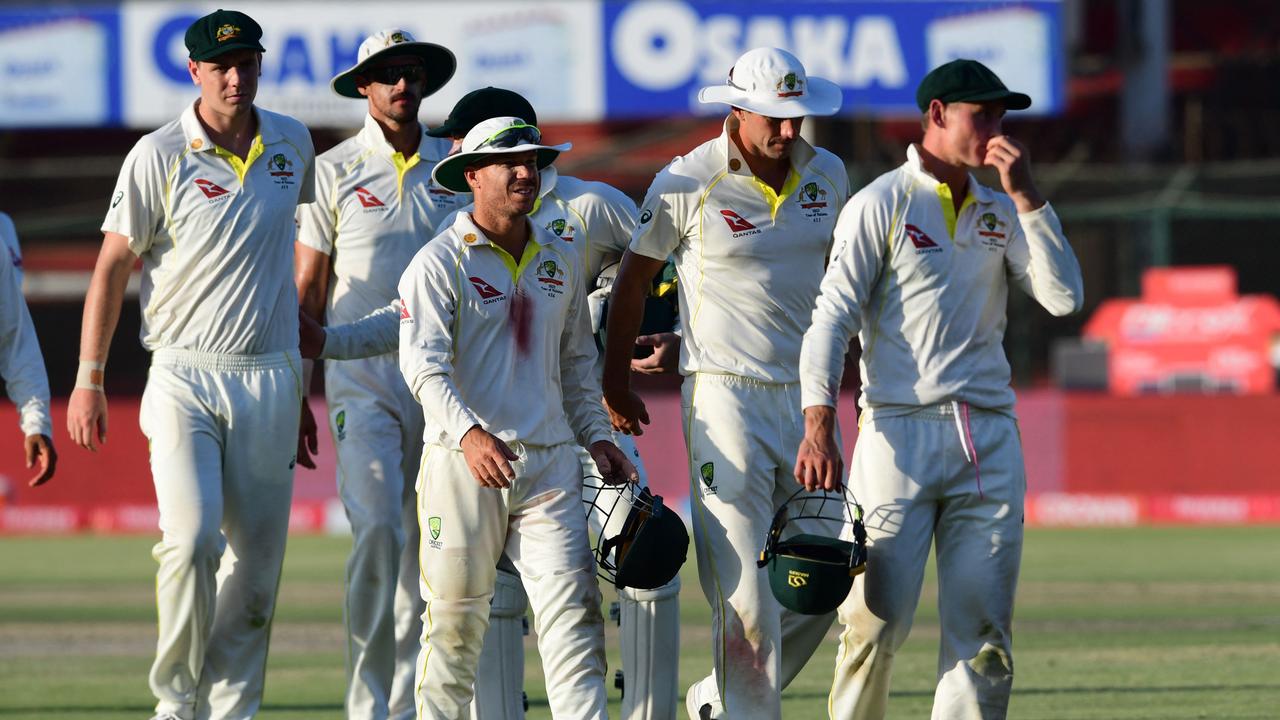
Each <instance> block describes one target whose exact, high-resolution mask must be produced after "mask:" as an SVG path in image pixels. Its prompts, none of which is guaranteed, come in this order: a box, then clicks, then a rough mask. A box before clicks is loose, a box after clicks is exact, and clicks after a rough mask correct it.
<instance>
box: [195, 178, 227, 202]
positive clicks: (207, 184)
mask: <svg viewBox="0 0 1280 720" xmlns="http://www.w3.org/2000/svg"><path fill="white" fill-rule="evenodd" d="M196 187H198V188H200V192H202V193H204V196H205V197H207V198H209V199H210V200H212V199H214V198H216V197H222V196H223V195H226V194H227V192H228V191H227V189H226V188H224V187H222V186H220V185H217V184H216V183H214V182H213V181H212V180H205V179H204V178H196Z"/></svg>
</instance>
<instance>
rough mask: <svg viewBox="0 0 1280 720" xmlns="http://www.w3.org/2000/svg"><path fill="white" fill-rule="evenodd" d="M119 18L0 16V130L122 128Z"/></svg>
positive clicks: (97, 9)
mask: <svg viewBox="0 0 1280 720" xmlns="http://www.w3.org/2000/svg"><path fill="white" fill-rule="evenodd" d="M120 67H121V59H120V13H119V11H118V10H117V9H116V8H115V7H112V6H85V7H74V6H54V7H43V6H16V7H2V8H0V127H51V126H93V125H119V124H120V122H121V112H120V108H121V104H120V98H121V94H120V73H121V70H120Z"/></svg>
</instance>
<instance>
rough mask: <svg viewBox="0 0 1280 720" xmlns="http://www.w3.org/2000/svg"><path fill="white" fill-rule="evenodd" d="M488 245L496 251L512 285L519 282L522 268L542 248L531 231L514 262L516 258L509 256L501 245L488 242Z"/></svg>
mask: <svg viewBox="0 0 1280 720" xmlns="http://www.w3.org/2000/svg"><path fill="white" fill-rule="evenodd" d="M489 246H490V247H492V248H493V250H494V252H496V253H498V259H499V260H501V261H502V264H503V266H505V267H506V268H507V272H509V273H511V283H512V285H517V284H519V282H520V276H521V275H523V274H524V269H525V268H527V267H529V263H531V262H533V259H534V258H536V257H538V251H539V250H541V249H542V248H541V246H540V245H539V244H538V241H537V240H534V239H533V234H532V233H530V235H529V239H528V240H526V241H525V243H524V252H523V253H522V254H521V255H520V262H518V263H517V262H516V259H515V258H514V257H512V256H511V253H509V252H507V251H506V250H504V249H503V248H502V246H501V245H498V244H497V243H494V242H490V243H489Z"/></svg>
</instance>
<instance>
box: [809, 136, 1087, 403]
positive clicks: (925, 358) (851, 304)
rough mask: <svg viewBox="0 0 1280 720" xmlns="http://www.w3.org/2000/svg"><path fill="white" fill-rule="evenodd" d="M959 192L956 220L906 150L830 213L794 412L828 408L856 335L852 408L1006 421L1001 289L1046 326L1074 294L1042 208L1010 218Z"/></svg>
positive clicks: (1009, 206) (1054, 227)
mask: <svg viewBox="0 0 1280 720" xmlns="http://www.w3.org/2000/svg"><path fill="white" fill-rule="evenodd" d="M968 188H969V195H968V197H966V198H965V200H964V202H963V204H962V206H961V209H960V212H959V213H956V212H955V205H954V204H953V202H952V198H951V192H950V188H949V187H948V186H947V185H946V184H944V183H940V182H938V180H937V179H936V178H934V177H933V176H932V175H930V174H929V173H928V172H926V171H925V170H924V168H923V167H922V166H921V164H920V156H919V153H918V152H917V150H916V147H915V146H914V145H912V146H911V147H910V148H909V149H908V150H907V161H906V162H905V163H904V164H903V165H902V166H901V167H899V168H898V169H896V170H892V171H890V172H888V173H885V174H884V175H881V176H880V177H879V178H877V179H876V180H875V181H874V182H872V183H871V184H870V185H868V186H867V187H865V188H863V189H862V190H860V191H859V192H858V194H857V195H855V196H854V197H853V199H852V200H851V201H849V204H848V205H846V206H845V207H844V209H843V210H842V211H841V212H840V221H839V224H838V225H837V226H836V236H835V239H836V243H835V250H834V251H833V252H832V256H831V264H830V265H829V266H828V268H827V273H826V277H824V278H823V281H822V294H821V296H819V298H818V302H817V307H816V309H815V310H814V313H813V325H812V326H811V327H810V328H809V330H808V332H807V333H805V338H804V350H803V352H802V354H801V360H800V369H801V402H802V404H803V406H804V407H810V406H812V405H829V406H832V407H834V406H835V404H836V395H837V393H838V391H839V387H840V377H841V374H842V372H843V369H844V356H845V352H846V351H847V350H848V346H849V339H850V338H852V337H853V335H854V334H855V333H856V334H858V337H859V339H860V340H861V342H862V360H861V365H860V370H861V374H862V397H861V399H860V401H859V402H860V404H861V405H862V406H863V407H874V408H876V411H877V413H879V414H881V415H885V414H892V413H897V412H910V411H911V410H912V409H915V408H918V407H919V406H922V405H932V404H935V403H941V402H947V401H953V400H955V401H962V402H967V403H970V404H972V405H974V406H977V407H981V408H988V409H993V410H1005V411H1008V412H1012V408H1013V403H1014V394H1013V390H1012V388H1010V387H1009V362H1008V360H1007V359H1006V358H1005V354H1004V347H1003V345H1002V344H1001V343H1002V342H1003V340H1004V329H1005V324H1006V316H1005V309H1006V306H1007V303H1008V294H1009V281H1010V280H1012V281H1013V282H1014V283H1016V284H1017V285H1018V286H1019V287H1021V288H1022V289H1023V290H1024V291H1026V292H1027V293H1028V294H1029V295H1031V296H1032V297H1033V298H1035V299H1036V301H1037V302H1039V303H1040V304H1041V305H1042V306H1044V307H1045V309H1047V310H1048V311H1049V312H1051V313H1053V314H1054V315H1066V314H1068V313H1071V312H1074V311H1076V310H1079V309H1080V307H1081V305H1082V304H1083V302H1084V283H1083V280H1082V279H1081V276H1080V265H1079V263H1077V262H1076V257H1075V253H1074V252H1072V250H1071V245H1070V244H1068V243H1067V239H1066V237H1065V236H1064V235H1063V233H1062V226H1061V224H1060V223H1059V222H1058V216H1057V215H1056V214H1055V213H1054V211H1053V208H1052V207H1050V206H1049V204H1048V203H1045V205H1044V206H1043V207H1041V208H1039V209H1038V210H1035V211H1033V212H1029V213H1024V214H1019V213H1018V212H1017V209H1016V207H1015V206H1014V203H1013V200H1012V199H1011V198H1010V197H1009V196H1008V195H1005V194H1004V193H1001V192H996V191H993V190H990V189H988V188H986V187H984V186H982V185H980V184H978V181H977V179H975V178H974V177H973V176H972V175H970V176H969V183H968Z"/></svg>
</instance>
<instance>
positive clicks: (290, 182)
mask: <svg viewBox="0 0 1280 720" xmlns="http://www.w3.org/2000/svg"><path fill="white" fill-rule="evenodd" d="M267 170H268V172H270V173H271V179H272V180H273V181H274V182H275V184H276V186H277V187H279V188H280V189H281V190H286V189H288V188H291V187H293V186H294V185H296V184H297V182H298V181H297V180H294V179H293V161H292V160H290V159H289V158H287V157H285V154H284V153H276V154H275V155H272V156H271V159H270V160H268V161H267Z"/></svg>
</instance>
